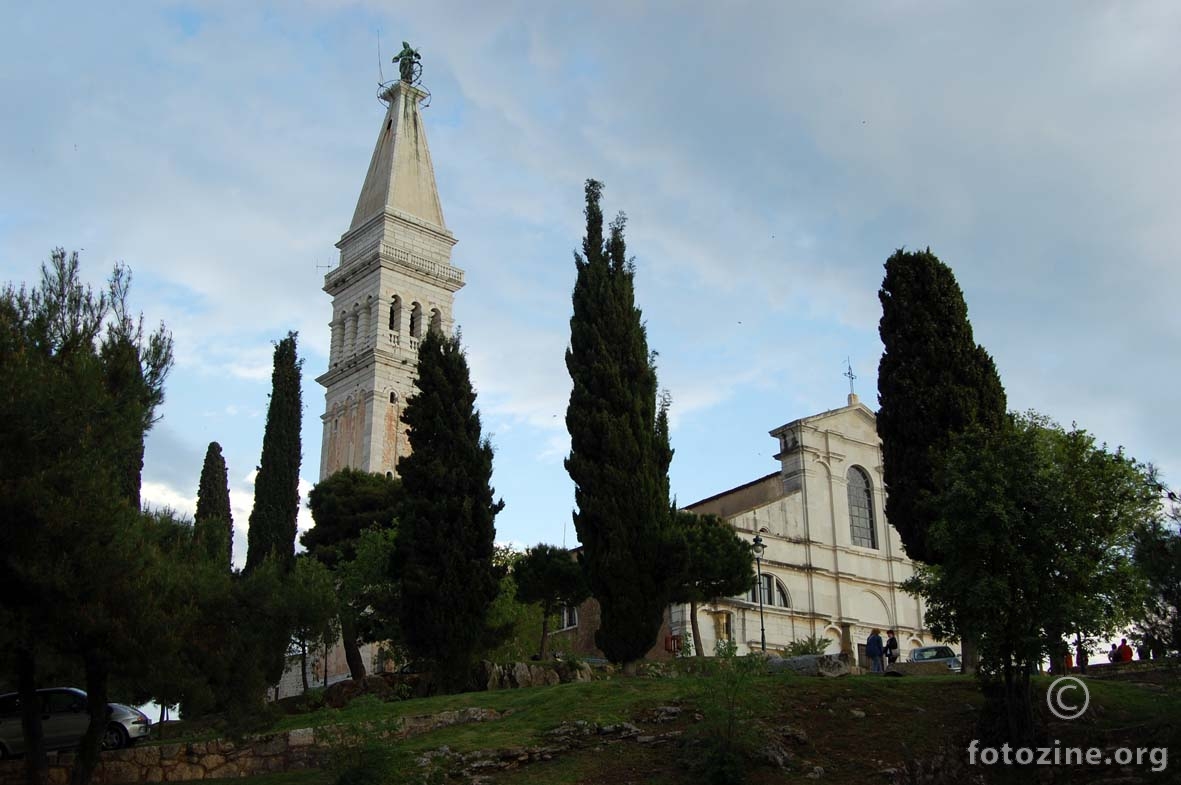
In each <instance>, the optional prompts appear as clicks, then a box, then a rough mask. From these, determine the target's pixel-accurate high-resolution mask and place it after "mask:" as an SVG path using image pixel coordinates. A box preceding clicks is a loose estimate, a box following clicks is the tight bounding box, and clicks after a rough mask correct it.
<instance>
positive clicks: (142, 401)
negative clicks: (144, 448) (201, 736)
mask: <svg viewBox="0 0 1181 785" xmlns="http://www.w3.org/2000/svg"><path fill="white" fill-rule="evenodd" d="M129 281H130V274H129V273H128V271H127V269H126V268H124V267H122V266H116V268H115V270H114V271H113V273H112V275H111V277H110V279H109V281H108V286H107V291H106V292H104V293H101V294H98V295H96V294H95V293H94V292H93V291H92V290H91V289H90V287H87V286H85V285H84V284H83V283H82V282H81V276H80V274H79V262H78V255H77V254H70V255H69V256H67V255H66V253H65V251H64V250H62V249H57V250H55V251H54V252H53V255H52V258H51V261H50V263H49V264H48V265H44V266H43V267H42V275H41V281H40V285H39V286H37V287H35V288H33V289H32V290H31V291H30V290H28V289H26V288H25V287H23V286H22V287H21V288H20V289H19V290H18V289H16V288H15V287H13V286H11V285H7V286H5V287H4V288H3V290H2V291H0V476H3V481H2V482H0V542H3V543H4V546H3V548H0V596H3V597H4V602H3V609H2V610H0V617H2V621H0V652H3V653H2V654H0V681H3V682H6V683H15V684H16V685H17V687H18V689H19V691H20V693H21V694H22V696H24V700H23V705H24V706H25V707H26V711H25V712H23V714H24V716H23V717H22V726H23V733H24V736H25V739H26V750H27V754H26V758H27V761H28V763H27V766H28V775H29V781H30V782H38V781H42V780H43V779H44V776H45V772H46V761H45V751H44V745H43V741H44V737H43V734H42V730H41V715H40V713H39V712H37V711H35V710H34V707H35V706H36V705H37V703H36V702H35V701H34V700H33V692H34V690H35V688H36V687H37V686H39V685H38V681H41V680H43V679H44V678H46V677H47V676H49V675H50V668H45V666H46V665H49V664H52V665H53V666H55V668H61V667H63V666H64V667H67V668H73V669H75V670H74V673H75V674H76V675H78V674H82V673H84V674H85V686H86V690H87V692H88V695H89V698H88V702H87V713H88V715H89V725H88V726H87V731H86V734H85V736H84V737H83V739H82V740H81V741H80V744H79V753H78V755H77V756H76V758H75V767H74V771H73V772H72V777H71V779H72V782H74V783H75V785H84V783H86V782H88V781H89V779H90V776H91V774H92V773H93V771H94V768H95V765H96V763H97V758H98V749H99V742H100V740H101V736H102V734H103V733H104V732H105V730H106V728H107V720H108V717H107V697H106V696H107V689H108V683H109V681H110V680H111V679H113V678H120V677H124V676H126V675H128V674H129V673H134V672H135V671H137V670H138V669H141V668H142V667H143V666H144V664H145V663H144V657H145V656H146V654H147V653H150V652H153V651H155V650H157V648H158V647H160V645H161V642H162V639H163V638H164V637H167V634H168V633H167V629H166V627H165V625H164V624H163V622H162V620H161V617H162V616H164V610H163V605H162V603H161V600H160V597H161V592H160V591H159V587H160V583H161V579H162V578H164V577H165V576H164V572H163V570H161V569H158V567H159V565H158V563H157V562H156V560H155V558H154V549H153V548H151V547H150V542H149V541H148V538H147V537H146V536H145V533H146V527H145V526H144V525H142V524H143V521H142V516H141V515H140V512H139V510H138V507H137V498H136V497H137V495H138V490H137V489H138V487H139V478H138V472H139V460H142V457H138V458H137V455H138V456H142V453H138V452H137V448H136V445H142V442H143V435H144V432H145V431H146V430H147V428H148V427H150V425H151V423H152V422H154V412H155V408H156V407H157V406H158V404H159V403H160V401H162V400H163V394H164V393H163V384H164V379H165V377H166V376H167V374H168V371H169V369H170V367H171V364H172V339H171V337H170V336H169V335H168V333H167V331H166V330H164V328H163V326H161V328H160V330H158V331H156V332H154V333H152V334H151V335H148V336H144V335H143V334H142V332H134V331H131V332H129V331H125V328H126V327H127V326H128V325H136V324H138V322H135V321H133V320H130V319H129V318H128V317H127V313H128V307H129V305H128V299H127V298H128V284H129ZM111 346H120V347H122V349H125V350H126V351H120V352H119V360H120V362H118V363H114V362H111V358H112V353H111V352H109V351H107V347H111ZM136 360H138V361H139V363H135V361H136ZM133 364H134V365H137V366H138V367H133ZM117 372H118V373H117ZM123 373H126V375H122V374H123ZM125 380H132V381H133V383H132V384H123V381H125ZM41 668H44V670H43V671H42V670H40V669H41Z"/></svg>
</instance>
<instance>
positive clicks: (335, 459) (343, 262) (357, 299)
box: [316, 73, 463, 479]
mask: <svg viewBox="0 0 1181 785" xmlns="http://www.w3.org/2000/svg"><path fill="white" fill-rule="evenodd" d="M406 76H407V75H406V73H404V74H403V80H402V81H398V82H395V83H394V84H393V86H392V87H389V88H388V89H385V90H383V92H382V93H381V99H382V100H383V101H384V102H385V103H386V105H387V107H388V108H387V110H386V114H385V119H384V120H383V121H382V124H381V130H380V132H379V134H378V137H377V145H376V146H375V147H374V149H373V158H372V160H370V162H369V171H368V173H367V174H366V175H365V183H364V184H363V185H362V186H361V195H360V197H359V198H358V199H357V209H356V210H355V211H354V212H353V220H352V224H351V225H350V226H349V229H348V231H347V232H345V233H344V234H343V235H341V238H340V242H338V243H337V244H336V247H337V248H338V249H340V263H339V265H338V266H337V267H336V268H335V269H334V270H332V271H331V272H329V273H328V274H327V275H325V276H324V291H325V292H327V293H328V294H329V296H331V297H332V321H331V322H329V325H330V327H331V329H332V348H331V351H330V354H329V360H328V370H327V371H326V372H325V373H323V374H321V375H320V376H319V377H317V379H316V381H317V382H319V383H320V384H322V385H323V386H324V388H325V390H326V394H325V408H324V414H323V416H322V418H321V419H322V420H323V423H324V440H323V444H322V448H321V453H320V479H324V478H325V477H327V476H329V475H330V474H332V473H333V472H336V471H338V470H340V469H343V468H345V467H350V468H354V469H361V470H363V471H369V472H378V473H381V474H387V473H389V474H392V475H394V476H397V474H398V461H399V460H400V459H401V458H402V457H404V456H405V455H406V454H407V453H408V452H409V450H410V445H409V442H408V441H407V438H406V426H405V425H404V424H403V423H402V420H401V417H402V409H403V407H404V406H405V405H406V399H407V398H408V397H409V396H410V395H411V394H413V392H414V386H413V385H414V378H415V374H416V372H417V364H418V342H419V339H421V338H422V336H423V335H424V334H425V332H426V331H427V330H430V329H438V330H442V331H443V332H444V333H445V334H450V333H451V329H452V304H453V301H454V297H455V292H457V291H458V290H459V289H460V287H462V286H463V271H462V270H459V269H457V268H455V267H452V266H451V248H452V246H454V245H455V242H456V240H455V236H454V235H452V234H451V232H450V231H448V230H447V225H446V224H445V223H444V221H443V208H442V205H441V204H440V203H439V193H438V190H437V188H436V186H435V170H434V167H433V166H432V165H431V153H430V149H429V148H428V147H427V142H426V129H425V127H424V126H423V123H422V115H421V112H420V104H421V103H422V101H423V100H424V99H425V98H426V97H427V93H426V92H425V91H424V90H421V89H419V88H418V87H417V86H415V85H413V84H411V80H410V79H407V78H406Z"/></svg>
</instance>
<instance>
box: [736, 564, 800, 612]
mask: <svg viewBox="0 0 1181 785" xmlns="http://www.w3.org/2000/svg"><path fill="white" fill-rule="evenodd" d="M760 590H761V591H762V595H763V605H764V606H767V607H771V608H790V607H791V601H790V600H789V599H788V594H787V589H786V588H784V586H783V584H782V583H780V582H779V579H778V578H776V577H775V576H774V575H771V574H770V573H766V572H765V573H763V580H762V582H761V583H760V584H758V585H757V586H756V587H755V588H753V589H751V590H750V594H749V595H748V596H747V597H746V599H748V600H750V601H751V602H755V603H757V602H758V601H759V593H760Z"/></svg>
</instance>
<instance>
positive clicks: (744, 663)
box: [689, 641, 763, 785]
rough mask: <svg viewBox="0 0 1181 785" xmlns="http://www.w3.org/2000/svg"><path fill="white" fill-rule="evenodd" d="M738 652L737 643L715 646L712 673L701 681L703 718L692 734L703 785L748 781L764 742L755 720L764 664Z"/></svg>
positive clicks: (699, 698)
mask: <svg viewBox="0 0 1181 785" xmlns="http://www.w3.org/2000/svg"><path fill="white" fill-rule="evenodd" d="M737 649H738V647H737V645H736V644H735V643H734V642H733V641H718V642H717V643H716V644H715V645H714V667H713V668H712V670H713V673H712V674H710V675H707V676H705V677H703V679H702V681H701V689H700V690H699V691H698V693H697V695H696V696H695V697H696V702H697V704H698V707H699V708H700V710H701V713H702V715H703V717H704V719H703V720H702V721H701V722H700V723H699V724H697V725H696V726H694V727H693V729H692V730H691V731H690V732H689V741H690V742H691V743H692V744H693V746H694V747H695V749H696V752H697V754H696V755H695V756H692V765H693V768H694V770H695V772H696V774H697V776H698V778H699V779H700V781H702V782H706V783H709V785H738V784H739V783H743V782H746V771H747V767H748V765H749V763H750V761H751V760H752V758H753V756H754V753H755V752H756V751H757V750H758V747H759V744H760V742H761V738H762V735H761V733H760V732H759V729H758V727H757V725H756V723H755V722H754V706H755V702H756V700H757V699H758V696H757V695H756V691H755V685H754V678H755V676H756V675H757V674H758V673H760V672H761V671H762V669H763V660H762V657H759V656H750V657H739V656H737Z"/></svg>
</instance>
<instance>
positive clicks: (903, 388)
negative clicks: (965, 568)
mask: <svg viewBox="0 0 1181 785" xmlns="http://www.w3.org/2000/svg"><path fill="white" fill-rule="evenodd" d="M878 298H879V299H880V300H881V303H882V319H881V323H880V325H879V333H880V335H881V338H882V343H883V344H884V345H885V351H884V352H883V354H882V359H881V362H880V363H879V365H878V403H879V405H880V408H879V410H878V414H877V428H878V434H879V435H880V436H881V438H882V457H883V478H884V481H885V485H886V491H887V495H886V518H887V519H888V520H889V521H890V523H891V524H892V525H893V526H894V528H895V529H897V530H898V533H899V535H900V536H901V538H902V544H903V546H904V547H905V548H906V553H907V555H908V556H910V557H911V558H912V559H917V560H919V561H925V562H928V563H938V561H939V558H940V556H939V554H938V552H937V551H935V550H934V549H933V548H932V547H931V545H930V543H929V542H928V535H927V532H928V529H929V528H930V527H931V525H932V524H933V523H934V521H935V518H936V517H937V515H938V511H937V510H936V509H935V508H933V507H932V505H931V504H930V503H929V502H930V499H931V497H932V495H934V494H936V493H938V492H939V488H938V487H937V486H936V484H935V483H936V481H937V479H936V478H937V477H938V472H937V471H936V468H937V466H936V461H937V455H938V454H939V452H940V451H941V450H942V449H943V448H944V447H945V446H946V444H947V442H948V440H949V439H950V438H951V437H952V436H953V435H954V434H957V433H960V432H962V431H964V430H966V429H968V428H972V427H982V428H986V429H994V428H998V427H1000V425H1001V424H1002V422H1003V421H1004V418H1005V407H1006V403H1005V391H1004V388H1003V387H1002V386H1001V382H1000V377H999V376H998V375H997V372H996V366H995V365H994V364H993V361H992V358H991V357H990V356H989V355H988V353H987V352H986V351H985V350H984V348H983V347H981V346H980V345H978V344H977V343H976V342H975V340H974V339H973V337H972V325H971V323H970V322H969V321H968V306H967V305H966V304H965V303H964V296H963V292H961V291H960V287H959V284H957V283H956V280H955V275H954V274H953V273H952V271H951V268H949V267H948V266H947V265H945V264H943V263H942V262H941V261H939V259H938V258H937V257H936V256H935V255H934V254H932V253H931V251H930V250H929V249H928V250H926V251H918V252H908V251H904V250H901V249H900V250H898V251H896V252H895V253H894V255H893V256H891V257H890V258H889V259H888V260H887V261H886V276H885V279H884V280H883V281H882V288H881V290H880V291H879V292H878Z"/></svg>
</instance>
